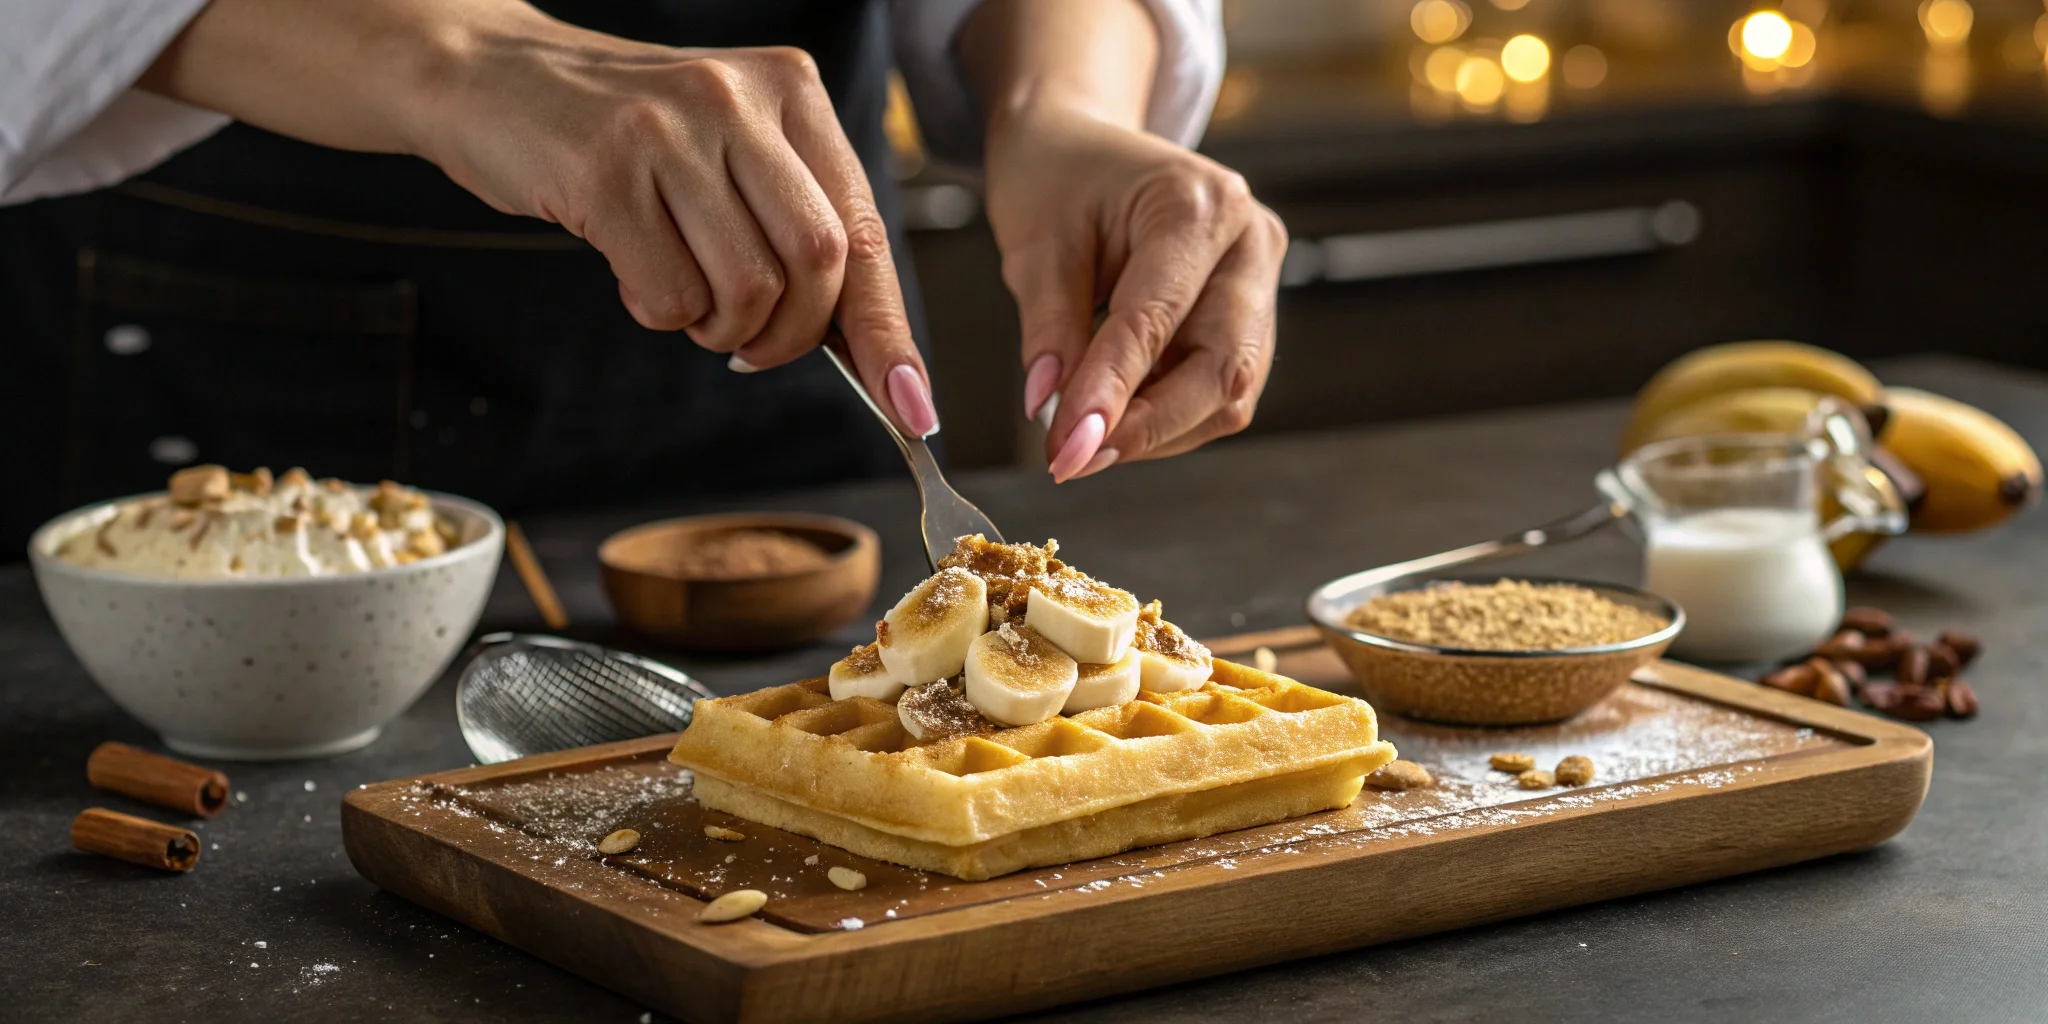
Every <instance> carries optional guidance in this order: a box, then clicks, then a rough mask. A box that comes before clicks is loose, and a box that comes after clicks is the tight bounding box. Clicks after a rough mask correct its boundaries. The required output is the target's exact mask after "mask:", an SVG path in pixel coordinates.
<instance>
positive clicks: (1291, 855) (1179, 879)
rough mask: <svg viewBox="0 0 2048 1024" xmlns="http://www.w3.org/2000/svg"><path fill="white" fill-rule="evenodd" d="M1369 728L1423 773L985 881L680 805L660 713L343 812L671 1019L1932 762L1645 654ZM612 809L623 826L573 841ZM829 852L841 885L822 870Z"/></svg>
mask: <svg viewBox="0 0 2048 1024" xmlns="http://www.w3.org/2000/svg"><path fill="white" fill-rule="evenodd" d="M1261 645H1263V646H1268V647H1270V648H1272V649H1273V650H1274V651H1275V652H1276V653H1277V654H1278V655H1279V658H1280V665H1279V670H1280V671H1281V672H1282V673H1284V674H1287V675H1291V676H1294V677H1295V678H1297V679H1301V680H1302V681H1304V682H1307V683H1310V684H1312V685H1315V686H1321V687H1324V688H1327V689H1331V690H1335V691H1339V692H1345V691H1349V692H1353V693H1355V692H1356V687H1355V684H1353V683H1352V682H1351V681H1350V679H1349V677H1348V676H1347V675H1346V674H1345V672H1344V670H1343V668H1342V666H1341V665H1340V664H1339V663H1338V662H1337V660H1336V658H1335V656H1334V655H1331V654H1330V653H1329V652H1328V651H1327V650H1325V649H1324V648H1323V647H1322V646H1321V644H1320V642H1319V641H1318V640H1317V638H1316V636H1315V634H1314V633H1313V631H1312V630H1309V629H1289V630H1279V631H1275V632H1271V633H1263V634H1252V635H1247V636H1243V637H1236V638H1233V639H1231V640H1227V641H1223V642H1221V643H1219V644H1215V645H1212V646H1213V647H1214V648H1215V650H1216V652H1217V653H1218V654H1221V655H1224V656H1226V657H1234V658H1236V659H1237V660H1249V655H1250V652H1251V651H1252V650H1253V649H1254V648H1256V647H1258V646H1261ZM1381 730H1382V734H1383V735H1384V736H1385V737H1386V738H1388V739H1391V740H1392V741H1393V742H1394V744H1395V745H1396V746H1397V747H1399V748H1400V750H1401V753H1402V756H1404V757H1407V758H1409V759H1412V760H1416V761H1419V762H1421V763H1422V764H1424V765H1425V766H1427V767H1428V768H1429V769H1430V771H1431V772H1433V773H1434V774H1435V775H1436V777H1437V779H1438V780H1439V784H1438V786H1437V787H1436V788H1434V789H1430V790H1418V791H1411V792H1406V793H1376V792H1374V791H1372V790H1370V789H1368V790H1367V791H1366V792H1365V793H1364V795H1362V796H1360V798H1359V799H1358V801H1357V802H1355V803H1354V804H1353V805H1352V806H1350V807H1348V808H1345V809H1343V810H1339V811H1331V812H1326V813H1322V814H1315V815H1311V816H1309V817H1306V818H1297V819H1294V820H1292V821H1287V822H1281V823H1278V824H1274V825H1268V826H1265V827H1262V828H1255V829H1247V830H1244V831H1242V832H1233V833H1227V834H1224V835H1219V836H1212V837H1209V838H1207V839H1200V840H1192V841H1188V842H1182V843H1174V844H1171V845H1167V846H1160V847H1152V848H1149V849H1144V850H1133V851H1131V852H1129V853H1126V854H1122V855H1119V856H1115V857H1106V858H1103V859H1100V860H1095V861H1088V862H1084V863H1080V864H1073V865H1066V866H1062V867H1054V868H1040V869H1031V870H1026V871H1021V872H1018V873H1016V874H1012V875H1006V876H1003V877H1001V878H996V879H991V880H989V881H985V882H962V881H959V880H957V879H952V878H947V877H945V876H941V875H928V874H924V873H922V872H917V871H911V870H908V869H904V868H899V867H895V866H893V865H889V864H883V863H879V862H876V861H871V860H867V859H865V858H862V857H857V856H854V855H852V854H849V853H846V852H845V851H842V850H839V849H836V848H833V847H830V846H825V845H823V844H820V843H818V842H816V841H813V840H810V839H807V838H805V837H803V836H798V835H793V834H789V833H785V832H779V831H777V830H775V829H771V828H766V827H764V826H760V825H756V824H753V823H752V822H746V821H742V820H739V819H736V818H733V817H731V816H729V815H724V814H719V813H716V812H708V811H704V810H703V809H701V808H699V807H698V806H697V804H696V803H695V802H694V801H692V800H691V799H690V797H689V776H688V774H687V773H685V772H683V771H681V770H680V769H677V768H675V767H674V766H672V765H670V764H669V763H668V762H667V761H666V760H665V755H666V754H667V753H668V749H669V747H670V745H671V744H672V743H673V742H674V736H673V735H668V736H651V737H648V738H646V739H644V740H633V741H628V742H624V743H614V744H608V745H605V746H598V747H589V748H585V749H582V750H571V751H564V752H562V753H558V754H549V755H545V756H541V757H533V758H527V759H525V760H521V761H514V762H510V763H507V764H500V765H491V766H488V767H477V768H466V769H460V770H457V771H448V772H440V773H437V774H433V775H425V776H421V777H418V778H413V779H400V780H396V781H392V782H384V783H378V784H376V785H372V786H367V787H364V788H361V789H358V790H356V791H354V792H352V793H350V794H349V795H348V798H347V801H346V804H345V806H344V809H343V816H342V831H343V835H344V838H345V840H346V843H347V846H348V853H349V858H350V860H352V861H353V862H354V863H355V866H356V870H358V871H360V872H362V874H363V875H364V877H366V878H369V879H370V880H371V881H373V882H376V883H377V884H378V885H380V886H383V887H384V888H386V889H389V890H391V891H393V892H396V893H398V894H400V895H403V896H405V897H407V898H409V899H411V900H413V901H415V902H418V903H421V904H423V905H425V906H428V907H431V908H433V909H435V910H438V911H440V912H442V913H444V914H447V915H448V916H450V917H453V918H455V919H457V920H459V921H462V922H463V923H465V924H468V925H470V926H471V927H474V928H477V929H479V930H482V931H485V932H488V933H490V934H491V935H494V936H497V937H498V938H500V939H503V940H504V941H506V942H510V943H512V944H514V945H516V946H519V947H521V948H523V949H526V950H528V951H530V952H532V953H534V954H536V955H538V956H541V957H544V958H546V959H548V960H550V961H553V962H554V963H556V964H559V965H561V966H562V967H564V968H566V969H568V970H571V971H574V972H576V973H578V974H581V975H583V976H584V977H586V978H589V979H591V980H593V981H596V982H598V983H599V984H602V985H605V986H608V987H610V988H613V989H616V990H618V991H620V992H623V993H626V994H627V995H630V996H632V997H633V998H635V999H638V1000H640V1001H642V1002H644V1003H646V1004H648V1005H650V1006H655V1007H659V1008H660V1009H662V1010H663V1011H665V1012H668V1013H671V1014H674V1015H675V1016H677V1017H681V1018H683V1019H685V1020H690V1021H704V1022H723V1021H802V1020H958V1019H965V1018H973V1017H979V1016H989V1015H994V1014H1001V1013H1013V1012H1017V1011H1021V1010H1025V1009H1031V1008H1036V1007H1043V1006H1050V1005H1054V1004H1058V1003H1065V1002H1071V1001H1074V1000H1080V999H1087V998H1091V997H1096V996H1102V995H1108V994H1111V993H1117V992H1126V991H1131V990H1134V989H1142V988H1148V987H1152V986H1156V985H1165V984H1170V983H1173V982H1176V981H1182V980H1185V979H1189V978H1195V977H1200V976H1203V975H1210V974H1218V973H1222V972H1225V971H1232V970H1238V969H1241V968H1245V967H1251V966H1255V965H1259V964H1266V963H1272V962H1275V961H1279V960H1286V959H1289V958H1292V957H1300V956H1308V955H1312V954H1316V953H1326V952H1330V951H1332V950H1338V949H1346V948H1350V947H1355V946H1363V945H1369V944H1372V943H1377V942H1386V941H1389V940H1392V939H1400V938H1406V937H1410V936H1415V935H1422V934H1427V933H1430V932H1437V931H1443V930H1447V929H1452V928H1460V927H1465V926H1468V925H1473V924H1480V923H1484V922H1488V921H1500V920H1505V919H1507V918H1511V917H1517V916H1520V915H1524V914H1531V913H1536V912H1539V911H1545V910H1554V909H1557V908H1560V907H1568V906H1573V905H1576V904H1581V903H1589V902H1593V901H1597V900H1603V899H1611V898H1614V897H1617V896H1625V895H1629V894H1633V893H1640V892H1647V891H1650V890H1654V889H1662V888H1668V887H1671V886H1679V885H1686V884H1689V883H1693V882H1700V881H1705V880H1708V879H1713V878H1720V877H1724V876H1727V875H1733V874H1739V873H1742V872H1745V871H1756V870H1759V869H1763V868H1770V867H1776V866H1779V865H1784V864H1790V863H1794V862H1797V861H1802V860H1808V859H1811V858H1815V857H1822V856H1826V855H1829V854H1834V853H1841V852H1845V851H1849V850H1856V849H1861V848H1865V847H1869V846H1873V845H1875V844H1877V843H1879V842H1882V841H1884V840H1885V839H1887V838H1889V837H1890V836H1892V835H1894V834H1896V833H1897V832H1898V831H1899V830H1900V829H1903V828H1904V827H1905V826H1906V824H1907V822H1909V821H1911V820H1912V818H1913V815H1914V813H1915V812H1917V811H1918V810H1919V807H1920V802H1921V799H1922V798H1923V797H1924V796H1925V795H1926V792H1927V780H1928V772H1929V770H1930V767H1931V765H1932V763H1933V746H1932V744H1931V743H1930V742H1929V740H1928V738H1927V736H1926V734H1924V733H1922V732H1920V731H1919V730H1917V729H1914V728H1911V727H1910V726H1906V725H1902V724H1899V723H1895V722H1890V721H1885V720H1883V719H1878V718H1874V717H1871V716H1868V715H1864V714H1860V713H1857V712H1854V711H1849V710H1846V709H1843V708H1837V707H1832V706H1830V705H1826V704H1822V703H1820V702H1818V701H1812V700H1807V699H1805V698H1802V697H1796V696H1792V695H1789V694H1785V693H1780V692H1778V691H1775V690H1770V689H1767V688H1764V687H1760V686H1757V685H1755V684H1752V683H1747V682H1743V681H1741V680H1736V679H1731V678H1728V677H1726V676H1720V675H1716V674H1713V673H1709V672H1705V671H1702V670H1700V669H1695V668H1690V667H1686V666H1683V665H1678V664H1674V663H1670V662H1662V663H1658V664H1656V665H1652V666H1650V667H1649V668H1647V669H1645V670H1644V671H1643V672H1642V673H1640V674H1639V675H1638V677H1637V679H1636V681H1635V682H1633V683H1631V684H1629V685H1627V686H1625V687H1623V688H1622V689H1621V690H1620V691H1617V692H1616V693H1615V694H1614V695H1613V696H1612V697H1610V698H1608V699H1607V700H1606V701H1604V702H1603V703H1601V704H1600V705H1598V706H1596V707H1594V708H1593V709H1591V710H1589V711H1587V712H1586V713H1585V714H1582V715H1580V716H1579V717H1577V718H1575V719H1573V720H1571V721H1569V722H1565V723H1562V724H1557V725H1548V726H1538V727H1527V728H1513V729H1473V728H1451V727H1445V726H1432V725H1425V724H1422V723H1416V722H1409V721H1405V720H1401V719H1396V718H1393V717H1391V716H1385V717H1383V718H1382V720H1381ZM1496 751H1523V752H1527V753H1530V754H1533V755H1535V756H1536V760H1537V763H1538V764H1539V765H1543V766H1546V767H1547V766H1549V765H1551V764H1554V763H1555V762H1556V761H1557V760H1558V759H1560V758H1562V757H1564V756H1566V755H1568V754H1585V755H1588V756H1590V757H1591V758H1592V759H1593V761H1594V763H1595V764H1596V766H1597V768H1598V771H1599V778H1598V779H1597V780H1596V784H1595V785H1592V786H1589V787H1583V788H1579V789H1555V790H1549V791H1541V792H1526V791H1523V790H1520V789H1517V788H1516V787H1515V785H1514V782H1513V779H1512V777H1511V776H1508V775H1506V774H1503V773H1499V772H1493V771H1490V770H1489V769H1488V768H1487V765H1486V758H1487V755H1489V754H1491V753H1494V752H1496ZM706 824H719V825H725V826H728V827H730V828H733V829H735V830H737V831H739V832H741V833H743V834H744V835H745V836H746V838H745V839H744V840H742V841H739V842H720V841H715V840H711V839H708V838H706V836H705V835H704V829H703V826H704V825H706ZM626 827H631V828H636V829H638V830H639V831H640V832H641V834H642V836H643V837H644V838H643V839H642V840H641V843H640V845H639V847H638V848H636V849H635V850H633V851H632V852H631V853H629V854H627V855H625V856H621V857H611V858H601V857H599V856H598V854H597V853H596V851H595V849H594V847H593V845H592V844H594V842H595V841H596V840H597V839H598V838H600V837H602V836H604V835H605V834H607V833H609V832H611V831H612V830H613V829H616V828H626ZM835 865H845V866H849V867H854V868H857V869H859V870H860V871H862V872H863V873H865V874H866V876H867V879H868V884H867V886H866V888H864V889H861V890H859V891H857V892H846V891H842V890H840V889H838V888H836V887H835V886H833V885H832V884H831V883H830V882H829V881H828V880H827V878H826V869H827V868H829V867H832V866H835ZM742 888H753V889H761V890H763V891H765V892H767V893H768V894H769V895H770V896H771V899H770V901H769V903H768V905H767V907H766V908H764V909H763V911H762V913H761V914H760V916H759V917H757V918H754V919H749V920H744V921H739V922H736V923H732V924H723V925H704V924H699V923H698V922H697V920H696V917H697V911H698V909H699V908H701V907H702V906H703V904H704V901H705V899H707V898H708V897H709V896H711V895H716V894H718V893H721V892H726V891H730V890H733V889H742Z"/></svg>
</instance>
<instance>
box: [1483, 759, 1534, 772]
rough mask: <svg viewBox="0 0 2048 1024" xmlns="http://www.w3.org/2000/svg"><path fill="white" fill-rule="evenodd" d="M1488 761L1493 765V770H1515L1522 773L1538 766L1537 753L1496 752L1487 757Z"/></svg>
mask: <svg viewBox="0 0 2048 1024" xmlns="http://www.w3.org/2000/svg"><path fill="white" fill-rule="evenodd" d="M1486 763H1487V764H1489V765H1492V766H1493V770H1494V771H1497V772H1515V773H1516V774H1520V773H1522V772H1526V771H1528V770H1530V769H1531V768H1534V767H1536V755H1534V754H1495V755H1493V756H1492V757H1489V758H1487V759H1486Z"/></svg>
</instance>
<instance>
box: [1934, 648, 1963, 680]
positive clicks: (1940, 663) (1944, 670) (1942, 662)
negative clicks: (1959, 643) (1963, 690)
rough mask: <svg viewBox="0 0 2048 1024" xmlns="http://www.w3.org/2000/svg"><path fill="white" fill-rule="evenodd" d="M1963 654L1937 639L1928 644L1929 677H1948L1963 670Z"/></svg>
mask: <svg viewBox="0 0 2048 1024" xmlns="http://www.w3.org/2000/svg"><path fill="white" fill-rule="evenodd" d="M1962 667H1963V656H1962V655H1960V654H1957V653H1956V652H1955V649H1954V648H1952V647H1950V646H1949V645H1947V644H1945V643H1942V642H1941V641H1939V640H1937V641H1935V642H1934V643H1932V644H1929V645H1928V646H1927V678H1928V679H1930V680H1931V679H1947V678H1949V677H1950V676H1953V675H1955V674H1956V673H1957V672H1959V671H1961V670H1962Z"/></svg>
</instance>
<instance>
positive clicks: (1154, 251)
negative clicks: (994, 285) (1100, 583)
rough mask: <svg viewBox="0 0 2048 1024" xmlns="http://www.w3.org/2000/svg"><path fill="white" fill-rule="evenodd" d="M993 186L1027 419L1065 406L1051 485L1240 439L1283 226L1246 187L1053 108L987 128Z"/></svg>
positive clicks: (1261, 356) (1051, 436)
mask: <svg viewBox="0 0 2048 1024" xmlns="http://www.w3.org/2000/svg"><path fill="white" fill-rule="evenodd" d="M987 193H988V199H987V203H988V217H989V224H990V226H991V227H992V228H993V229H994V231H995V236H996V242H997V245H998V246H999V247H1000V248H1001V250H1002V253H1003V279H1004V282H1005V283H1006V284H1007V285H1008V286H1009V288H1010V291H1011V293H1012V294H1013V295H1014V296H1016V299H1017V306H1018V310H1019V313H1020V315H1021V318H1022V326H1023V336H1024V338H1023V356H1024V366H1025V368H1026V379H1025V386H1024V407H1025V408H1024V412H1025V415H1026V416H1033V415H1036V414H1037V413H1038V412H1039V410H1040V408H1041V407H1042V406H1043V405H1044V404H1045V402H1046V401H1047V399H1049V398H1050V397H1052V396H1053V395H1055V394H1057V395H1058V396H1059V406H1058V412H1057V413H1056V415H1055V416H1054V417H1053V421H1052V428H1051V430H1050V431H1049V432H1048V434H1047V437H1046V448H1045V452H1046V459H1047V461H1048V463H1049V465H1050V468H1051V470H1052V474H1053V478H1054V479H1055V480H1058V481H1061V482H1064V481H1066V480H1071V479H1074V478H1076V477H1081V476H1087V475H1089V474H1091V473H1097V472H1100V471H1102V470H1103V469H1105V468H1107V467H1109V466H1110V465H1112V464H1114V463H1117V462H1132V461H1136V460H1139V459H1151V458H1160V457H1163V456H1168V455H1177V454H1179V453H1181V452H1185V451H1188V450H1190V449H1193V448H1197V447H1200V446H1201V445H1203V444H1206V443H1208V442H1210V441H1212V440H1215V439H1216V438H1218V437H1223V436H1225V435H1228V434H1233V433H1236V432H1237V431H1239V430H1242V429H1244V427H1245V425H1246V424H1248V423H1249V422H1250V421H1251V417H1252V412H1253V410H1254V409H1255V408H1256V406H1257V404H1258V397H1259V392H1260V391H1261V390H1263V389H1264V387H1265V382H1266V375H1267V371H1268V370H1269V369H1270V367H1271V364H1272V360H1273V308H1274V302H1275V297H1276V293H1277V289H1278V287H1279V278H1280V262H1281V259H1282V258H1283V257H1284V256H1285V255H1286V251H1287V231H1286V228H1285V226H1283V225H1282V224H1281V222H1280V219H1279V218H1278V217H1277V216H1275V215H1274V214H1273V212H1272V211H1271V210H1268V209H1266V208H1265V207H1264V206H1261V205H1260V204H1259V203H1258V202H1257V201H1255V200H1254V199H1253V198H1252V196H1251V192H1250V190H1249V189H1248V188H1246V186H1245V183H1244V179H1243V178H1241V177H1239V176H1238V175H1237V174H1236V173H1234V172H1232V171H1230V170H1229V169H1227V168H1225V167H1222V166H1221V165H1219V164H1217V163H1215V162H1214V161H1211V160H1209V159H1207V158H1205V157H1202V156H1200V155H1198V154H1195V153H1191V152H1189V151H1187V150H1185V149H1182V148H1180V147H1179V146H1176V145H1174V144H1172V143H1170V142H1168V141H1166V140H1165V139H1161V138H1159V137H1157V136H1154V135H1149V134H1146V133H1144V132H1141V131H1137V130H1134V129H1131V128H1126V127H1121V126H1118V125H1115V124H1111V123H1108V122H1106V121H1102V120H1098V119H1095V118H1092V117H1088V116H1086V115H1082V114H1077V113H1068V112H1050V113H1033V114H1030V115H1027V116H1023V117H1019V118H1014V119H1010V120H1007V121H1005V122H1003V123H1001V124H1000V125H998V126H994V127H992V128H991V130H990V134H989V145H988V157H987ZM1105 301H1106V302H1107V305H1108V309H1107V314H1106V316H1105V317H1104V319H1103V320H1102V323H1101V326H1100V327H1096V326H1095V325H1094V324H1095V319H1094V314H1095V310H1096V309H1097V308H1098V306H1101V305H1102V304H1103V303H1104V302H1105Z"/></svg>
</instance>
